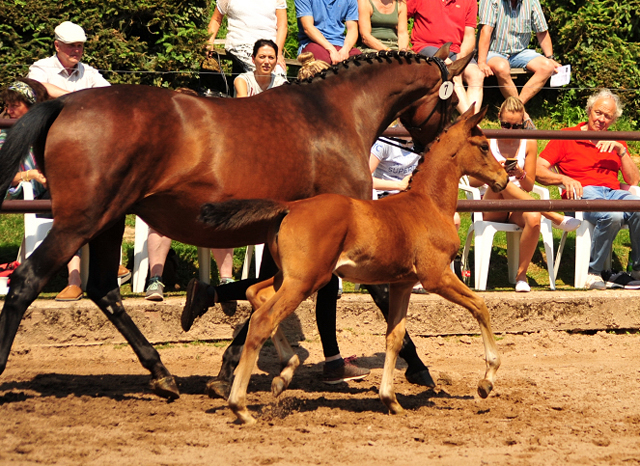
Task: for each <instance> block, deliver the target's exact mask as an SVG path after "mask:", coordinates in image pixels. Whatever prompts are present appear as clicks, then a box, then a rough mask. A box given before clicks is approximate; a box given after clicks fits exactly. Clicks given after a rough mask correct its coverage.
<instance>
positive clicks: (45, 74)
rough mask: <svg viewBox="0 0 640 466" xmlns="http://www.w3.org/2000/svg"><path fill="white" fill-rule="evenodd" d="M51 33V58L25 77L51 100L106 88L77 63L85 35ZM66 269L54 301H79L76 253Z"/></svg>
mask: <svg viewBox="0 0 640 466" xmlns="http://www.w3.org/2000/svg"><path fill="white" fill-rule="evenodd" d="M54 33H55V40H54V41H53V45H54V47H55V49H56V53H55V55H53V56H52V57H49V58H45V59H42V60H38V61H37V62H35V63H34V64H33V65H31V66H30V67H29V75H28V77H29V78H31V79H35V80H36V81H39V82H41V83H42V85H43V86H44V87H45V88H46V89H47V91H48V92H49V95H50V96H51V97H54V98H55V97H60V96H61V95H64V94H68V93H69V92H75V91H79V90H82V89H89V88H93V87H106V86H110V84H109V82H108V81H107V80H105V79H104V78H103V77H102V75H101V74H100V72H99V71H98V70H96V69H95V68H92V67H91V66H89V65H85V64H84V63H82V62H81V61H80V60H81V59H82V54H83V53H84V43H85V42H86V41H87V36H86V35H85V33H84V30H83V29H82V28H81V27H80V26H78V25H77V24H74V23H72V22H71V21H64V22H63V23H61V24H60V25H59V26H58V27H56V28H55V30H54ZM67 267H68V269H69V286H67V287H66V288H65V289H64V290H62V291H61V292H60V293H59V294H58V296H56V300H57V301H77V300H78V299H81V298H82V289H81V288H80V285H81V284H82V283H81V280H80V252H78V254H76V255H75V256H74V257H73V258H72V259H71V261H70V262H69V264H68V266H67ZM130 277H131V272H130V271H129V270H127V269H126V268H125V267H124V266H123V265H120V267H119V268H118V278H119V279H120V282H124V281H127V280H128V279H129V278H130Z"/></svg>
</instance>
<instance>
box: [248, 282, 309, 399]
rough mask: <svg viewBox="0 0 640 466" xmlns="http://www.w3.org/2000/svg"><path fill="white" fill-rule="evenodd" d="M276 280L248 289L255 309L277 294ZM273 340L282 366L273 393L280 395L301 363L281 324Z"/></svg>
mask: <svg viewBox="0 0 640 466" xmlns="http://www.w3.org/2000/svg"><path fill="white" fill-rule="evenodd" d="M278 277H279V275H278ZM274 282H275V278H270V279H269V280H265V281H263V282H260V283H256V284H255V285H253V286H252V287H250V288H249V289H248V290H247V299H248V300H249V302H250V303H251V306H252V307H253V309H260V307H262V306H263V305H264V304H265V303H266V302H267V301H268V300H269V299H271V298H272V297H273V295H275V293H276V290H275V288H274ZM271 340H272V341H273V345H274V346H275V348H276V351H277V352H278V357H279V359H280V364H281V366H282V370H281V371H280V375H279V376H277V377H274V379H273V381H272V382H271V393H273V396H275V397H278V396H280V394H281V393H282V392H283V391H285V390H286V389H287V387H289V384H290V383H291V379H293V374H294V373H295V371H296V369H297V368H298V366H299V365H300V358H299V357H298V355H297V354H295V353H294V352H293V349H292V348H291V345H290V344H289V341H288V340H287V337H285V336H284V333H282V330H280V326H279V325H278V327H277V328H276V330H275V332H274V334H273V335H271Z"/></svg>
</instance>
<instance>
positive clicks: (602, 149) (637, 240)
mask: <svg viewBox="0 0 640 466" xmlns="http://www.w3.org/2000/svg"><path fill="white" fill-rule="evenodd" d="M621 115H622V105H621V103H620V99H619V98H618V96H617V95H616V94H614V93H613V92H611V91H610V90H608V89H603V90H601V91H599V92H597V93H596V94H594V95H592V96H591V97H589V99H588V100H587V121H586V122H583V123H580V124H578V125H577V126H574V127H571V128H566V129H565V130H568V131H607V130H608V129H609V127H610V126H611V125H612V124H613V123H614V122H615V121H616V120H617V119H618V118H619V117H620V116H621ZM605 137H606V135H604V134H603V139H598V140H579V141H569V140H567V141H561V140H552V141H550V142H549V144H547V147H545V149H544V150H543V151H542V153H541V154H540V159H538V176H537V180H538V181H539V182H540V183H542V184H545V185H564V188H565V190H564V192H563V197H564V198H566V199H588V200H593V199H607V200H620V199H627V200H640V197H637V196H634V195H633V194H631V193H630V192H629V191H628V190H625V189H621V188H622V186H621V184H620V181H618V172H622V177H623V178H624V180H625V182H626V183H627V184H628V185H630V186H637V185H638V182H639V181H640V172H639V171H638V167H637V166H636V164H635V163H634V162H633V160H632V159H631V157H630V156H629V152H628V148H627V144H626V143H625V142H624V141H609V140H605V139H604V138H605ZM554 167H555V168H557V170H558V172H555V171H553V170H552V169H553V168H554ZM584 219H585V220H587V221H589V222H591V223H593V224H594V225H595V230H594V232H593V237H592V240H591V257H590V262H589V275H588V277H587V282H586V288H588V289H597V290H602V289H605V288H606V287H607V286H609V287H616V288H622V287H625V286H629V287H633V286H635V285H640V283H634V282H635V281H637V280H640V212H585V213H584ZM623 224H627V225H629V237H630V239H631V254H630V262H631V265H632V272H631V274H630V275H629V274H627V273H620V274H618V275H617V276H616V277H612V279H613V280H612V279H611V278H610V279H609V280H608V281H609V283H607V284H605V282H604V280H603V277H602V274H603V272H604V264H605V261H606V260H607V256H608V255H609V252H610V251H611V247H612V245H613V240H614V239H615V237H616V235H617V234H618V231H620V228H621V227H622V225H623Z"/></svg>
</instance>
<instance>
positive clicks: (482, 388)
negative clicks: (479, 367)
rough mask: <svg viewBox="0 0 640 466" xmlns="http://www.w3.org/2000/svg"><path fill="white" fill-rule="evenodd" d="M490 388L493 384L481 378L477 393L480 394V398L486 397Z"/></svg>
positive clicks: (491, 388)
mask: <svg viewBox="0 0 640 466" xmlns="http://www.w3.org/2000/svg"><path fill="white" fill-rule="evenodd" d="M491 390H493V384H492V383H491V382H489V381H488V380H487V379H483V380H481V381H480V383H478V395H480V398H486V397H488V396H489V393H491Z"/></svg>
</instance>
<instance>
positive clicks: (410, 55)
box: [287, 50, 434, 85]
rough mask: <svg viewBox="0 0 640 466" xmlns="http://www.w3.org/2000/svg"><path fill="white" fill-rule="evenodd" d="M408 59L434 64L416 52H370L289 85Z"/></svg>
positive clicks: (407, 60)
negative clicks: (355, 67) (353, 69)
mask: <svg viewBox="0 0 640 466" xmlns="http://www.w3.org/2000/svg"><path fill="white" fill-rule="evenodd" d="M403 58H404V59H406V63H411V60H412V59H413V60H415V62H416V63H419V62H420V61H421V60H422V61H424V62H426V63H430V62H433V61H434V59H433V58H432V57H425V56H424V55H420V54H417V53H415V52H410V51H398V50H382V51H380V52H369V53H361V54H358V55H353V56H351V57H349V58H348V59H346V60H343V61H342V62H340V63H337V64H335V65H332V66H331V67H329V68H327V69H326V70H322V71H319V72H318V73H316V74H314V75H313V76H311V77H309V78H305V79H295V80H293V81H291V82H287V84H297V85H300V84H303V83H310V82H312V81H313V80H314V79H315V78H321V79H325V78H326V77H327V75H328V74H329V72H332V73H333V74H334V75H335V74H338V73H339V71H340V70H341V69H348V68H349V65H351V64H355V65H356V66H360V63H361V62H367V63H373V62H374V60H375V61H377V62H378V63H382V62H384V61H385V60H386V61H387V63H390V62H391V60H392V59H396V60H398V61H399V62H400V63H402V62H403V60H402V59H403Z"/></svg>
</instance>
